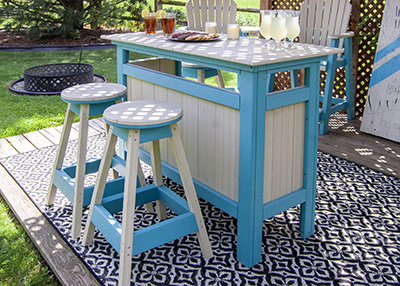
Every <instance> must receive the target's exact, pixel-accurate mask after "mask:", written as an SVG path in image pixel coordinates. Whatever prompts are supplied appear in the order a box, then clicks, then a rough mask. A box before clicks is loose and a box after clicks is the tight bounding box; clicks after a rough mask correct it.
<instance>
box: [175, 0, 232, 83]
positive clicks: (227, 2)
mask: <svg viewBox="0 0 400 286" xmlns="http://www.w3.org/2000/svg"><path fill="white" fill-rule="evenodd" d="M185 7H186V14H187V22H188V29H189V30H195V31H205V26H206V22H216V23H217V33H223V34H227V32H228V24H234V23H235V21H236V10H237V4H236V2H235V1H234V0H209V1H207V0H200V1H199V0H189V1H188V2H187V3H186V5H185ZM182 76H183V77H190V78H197V81H198V82H202V83H204V79H205V78H209V77H214V76H215V77H216V81H217V85H218V87H221V88H224V87H225V84H224V81H223V79H222V75H221V71H220V70H217V69H215V68H209V67H204V66H199V65H196V64H192V63H187V62H183V63H182Z"/></svg>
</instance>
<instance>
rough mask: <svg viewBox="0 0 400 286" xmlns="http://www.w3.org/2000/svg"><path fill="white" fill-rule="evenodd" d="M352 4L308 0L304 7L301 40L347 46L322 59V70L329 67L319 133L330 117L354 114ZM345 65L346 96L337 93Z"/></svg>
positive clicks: (352, 115)
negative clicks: (339, 72) (339, 74)
mask: <svg viewBox="0 0 400 286" xmlns="http://www.w3.org/2000/svg"><path fill="white" fill-rule="evenodd" d="M351 8H352V7H351V4H350V2H349V1H348V0H306V1H304V2H303V3H302V4H301V8H300V37H299V42H300V43H308V44H314V45H323V46H331V47H336V48H343V54H341V55H339V56H338V55H337V54H334V55H330V56H329V58H328V60H327V61H326V62H322V63H321V71H326V80H325V90H324V94H323V95H321V96H320V101H321V102H322V109H321V110H320V118H319V120H320V127H319V133H320V134H321V135H322V134H325V133H327V132H328V123H329V117H330V116H331V115H332V114H334V113H336V112H338V111H341V110H344V109H347V118H348V119H349V120H351V119H353V118H354V116H355V115H354V79H353V51H352V41H353V36H354V33H353V32H348V31H347V27H348V25H349V21H350V14H351ZM338 68H344V69H345V81H346V97H345V98H336V97H333V90H334V88H335V85H339V83H337V80H336V70H337V69H338Z"/></svg>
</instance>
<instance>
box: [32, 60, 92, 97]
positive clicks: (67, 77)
mask: <svg viewBox="0 0 400 286" xmlns="http://www.w3.org/2000/svg"><path fill="white" fill-rule="evenodd" d="M91 82H93V66H92V65H89V64H81V63H65V64H49V65H42V66H36V67H32V68H29V69H26V70H25V71H24V89H25V90H26V91H29V92H46V93H48V92H61V91H62V90H64V89H66V88H68V87H70V86H74V85H77V84H82V83H91Z"/></svg>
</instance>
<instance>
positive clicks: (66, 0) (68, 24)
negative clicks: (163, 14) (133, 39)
mask: <svg viewBox="0 0 400 286" xmlns="http://www.w3.org/2000/svg"><path fill="white" fill-rule="evenodd" d="M145 5H147V1H146V0H85V1H84V0H3V1H0V25H3V26H4V27H5V28H6V29H7V30H8V31H21V30H24V31H25V32H27V33H28V35H29V36H30V37H32V38H35V39H40V38H43V37H46V36H51V35H62V36H63V37H67V36H71V37H74V38H77V37H79V30H81V29H82V28H83V27H84V26H86V25H90V27H91V28H92V29H98V28H99V27H101V26H105V27H113V26H116V25H121V24H123V23H124V21H127V20H131V21H139V20H140V11H141V10H142V9H143V7H144V6H145Z"/></svg>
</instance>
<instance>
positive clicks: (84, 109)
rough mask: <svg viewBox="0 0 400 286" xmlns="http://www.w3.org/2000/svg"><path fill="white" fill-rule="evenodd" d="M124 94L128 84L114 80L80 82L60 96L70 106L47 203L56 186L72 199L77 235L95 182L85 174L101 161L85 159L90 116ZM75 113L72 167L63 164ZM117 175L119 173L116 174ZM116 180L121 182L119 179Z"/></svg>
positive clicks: (120, 163) (117, 164)
mask: <svg viewBox="0 0 400 286" xmlns="http://www.w3.org/2000/svg"><path fill="white" fill-rule="evenodd" d="M125 95H126V86H124V85H121V84H115V83H88V84H81V85H76V86H73V87H69V88H66V89H64V90H63V91H62V92H61V99H62V100H63V101H65V102H67V103H68V107H67V112H66V114H65V119H64V125H63V129H62V133H61V138H60V145H59V146H58V150H57V155H56V160H55V163H54V168H53V174H52V178H51V183H50V187H49V191H48V194H47V199H46V204H47V205H52V204H53V203H54V199H55V195H56V191H57V188H58V189H59V190H60V191H61V192H62V193H63V194H64V195H65V196H66V197H67V198H68V200H69V201H70V202H72V203H73V217H72V229H71V234H72V237H73V238H74V239H76V238H78V237H79V236H80V233H81V220H82V209H83V206H87V205H89V203H90V200H91V195H92V193H93V186H89V187H84V180H85V174H91V173H95V172H97V170H98V168H99V165H100V159H98V160H91V161H88V162H86V147H87V137H88V128H89V116H93V115H101V114H103V112H104V110H105V109H106V108H107V107H109V106H111V105H114V104H116V103H119V102H121V99H122V98H123V97H124V96H125ZM75 114H77V115H79V116H80V117H79V138H78V155H77V163H76V164H75V165H72V166H69V167H63V161H64V157H65V150H66V148H67V143H68V138H69V135H70V131H71V127H72V123H73V119H74V115H75ZM114 157H115V158H114V159H113V167H114V168H115V170H117V171H118V172H121V173H123V172H124V168H125V166H124V165H125V162H124V160H122V159H120V158H119V157H118V156H114ZM115 176H117V175H116V174H115ZM74 178H75V181H74ZM143 179H144V178H143ZM115 183H118V182H117V181H116V182H115ZM119 184H120V182H119ZM111 189H114V188H111ZM112 192H114V191H112ZM112 192H111V193H112ZM111 193H110V195H111ZM107 194H109V192H107Z"/></svg>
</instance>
